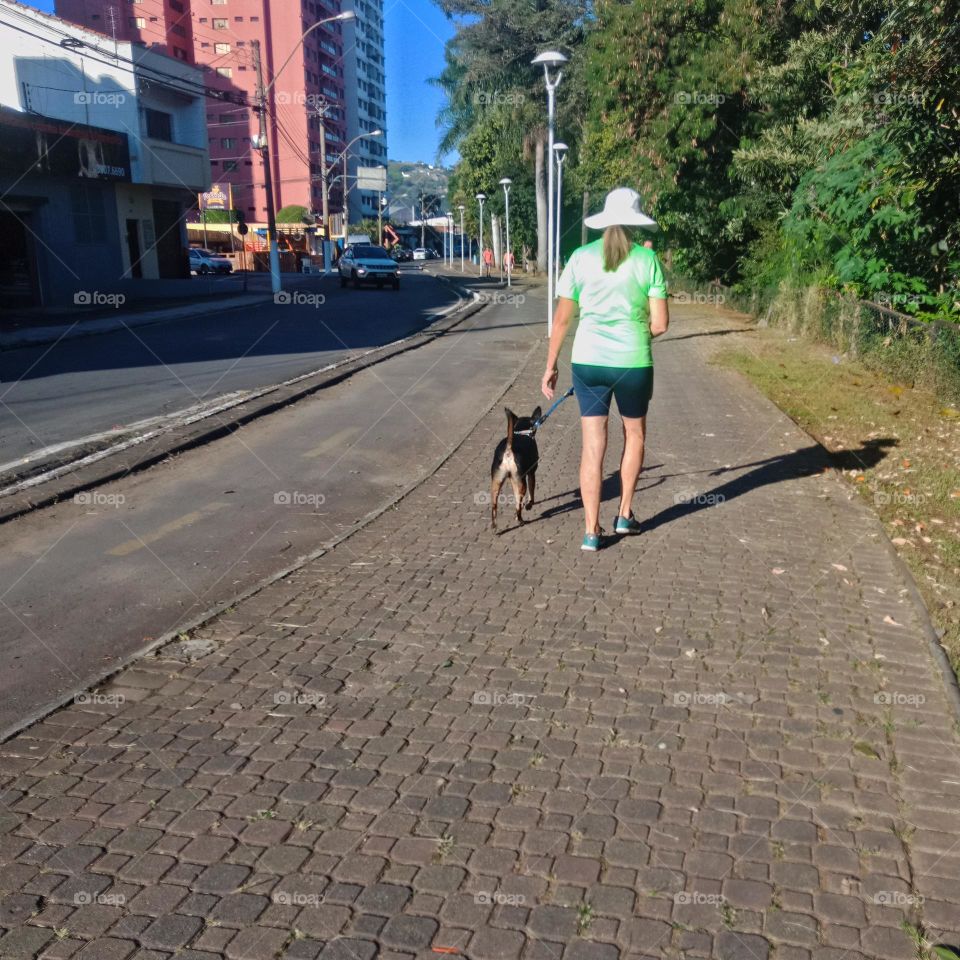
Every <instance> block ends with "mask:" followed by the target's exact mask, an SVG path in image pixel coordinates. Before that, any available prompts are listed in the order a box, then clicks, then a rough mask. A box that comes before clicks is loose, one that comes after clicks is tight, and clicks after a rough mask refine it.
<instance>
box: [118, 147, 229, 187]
mask: <svg viewBox="0 0 960 960" xmlns="http://www.w3.org/2000/svg"><path fill="white" fill-rule="evenodd" d="M139 148H140V149H139V153H140V156H139V157H138V158H137V160H139V163H137V164H136V165H135V166H134V176H133V179H134V182H135V183H155V184H158V185H161V186H171V187H180V188H182V189H184V190H190V191H191V192H193V193H199V192H200V191H203V190H206V189H208V188H209V186H210V155H209V153H208V152H207V151H206V150H204V149H201V148H199V147H188V146H185V145H184V144H182V143H169V142H167V141H165V140H155V139H152V138H150V137H143V138H142V139H141V140H140V142H139Z"/></svg>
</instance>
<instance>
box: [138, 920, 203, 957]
mask: <svg viewBox="0 0 960 960" xmlns="http://www.w3.org/2000/svg"><path fill="white" fill-rule="evenodd" d="M201 929H203V922H202V921H201V920H200V919H199V918H197V917H184V916H180V915H178V914H169V915H167V916H163V917H158V918H157V919H156V920H154V921H153V923H151V924H150V926H149V927H147V929H146V930H144V931H143V933H142V934H141V936H140V942H141V944H142V945H143V946H145V947H148V948H150V949H152V950H169V951H174V950H179V949H180V948H181V947H185V946H186V945H187V944H188V943H189V942H190V941H191V940H192V939H193V938H194V937H195V936H196V935H197V934H198V933H199V932H200V930H201Z"/></svg>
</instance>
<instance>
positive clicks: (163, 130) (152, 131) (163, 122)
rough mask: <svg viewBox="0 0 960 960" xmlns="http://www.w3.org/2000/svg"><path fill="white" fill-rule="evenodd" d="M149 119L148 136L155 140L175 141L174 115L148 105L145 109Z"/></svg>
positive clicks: (145, 114)
mask: <svg viewBox="0 0 960 960" xmlns="http://www.w3.org/2000/svg"><path fill="white" fill-rule="evenodd" d="M143 113H144V116H145V117H146V120H147V136H148V137H151V138H152V139H154V140H166V141H167V142H172V141H173V115H172V114H169V113H164V112H163V110H151V109H150V107H147V108H146V109H145V110H144V111H143Z"/></svg>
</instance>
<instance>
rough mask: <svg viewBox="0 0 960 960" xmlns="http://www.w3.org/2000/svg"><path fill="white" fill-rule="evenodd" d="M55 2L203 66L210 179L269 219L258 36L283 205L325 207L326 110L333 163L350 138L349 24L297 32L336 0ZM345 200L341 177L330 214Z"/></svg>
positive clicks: (91, 22)
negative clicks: (258, 144)
mask: <svg viewBox="0 0 960 960" xmlns="http://www.w3.org/2000/svg"><path fill="white" fill-rule="evenodd" d="M56 9H57V15H58V16H60V17H63V18H64V19H66V20H70V21H72V22H74V23H77V24H80V25H82V26H85V27H92V28H94V29H96V30H99V31H101V32H103V33H106V34H107V35H115V36H116V37H117V39H118V40H130V41H132V42H134V43H141V44H144V45H145V46H149V47H156V48H157V49H159V50H162V51H163V52H165V53H167V54H169V55H171V56H175V57H177V58H178V59H182V60H186V61H188V62H191V63H196V64H197V65H198V66H200V67H202V68H203V70H204V71H205V74H206V78H207V79H206V83H207V85H208V87H209V88H210V92H211V94H212V96H211V97H210V98H209V99H208V101H207V124H208V131H209V136H210V163H211V179H212V181H213V182H214V183H219V184H221V185H223V186H224V187H225V186H226V185H227V184H230V185H231V186H232V188H233V197H234V206H235V207H236V208H238V209H240V210H242V211H243V213H244V215H245V217H246V219H247V220H248V221H251V222H263V221H265V220H266V195H265V191H264V188H263V164H262V162H261V159H260V154H259V153H258V152H257V151H255V150H254V148H253V145H252V143H251V140H252V138H254V137H255V136H256V135H257V134H258V132H259V127H258V122H257V117H256V114H255V112H254V110H253V109H252V104H253V103H254V101H255V95H256V72H255V70H254V63H253V41H255V40H259V42H260V54H261V60H262V65H263V71H264V77H265V79H266V82H267V83H271V81H272V82H273V85H272V86H271V88H270V92H269V127H268V130H267V135H268V138H269V143H270V157H271V171H272V174H273V184H274V196H275V199H276V205H277V209H278V210H279V209H280V208H282V207H284V206H288V205H290V204H300V205H302V206H305V207H306V208H307V209H308V210H313V211H316V212H320V210H321V208H322V191H321V181H320V162H319V159H320V140H321V137H320V119H319V118H320V116H321V115H322V116H323V117H324V120H323V123H324V126H325V131H326V147H327V162H328V164H330V163H332V162H333V161H334V160H335V159H336V158H337V156H338V155H339V154H340V153H341V151H342V150H343V148H344V146H345V145H346V140H345V137H346V129H347V116H346V105H345V101H344V66H343V59H344V42H343V32H342V29H343V28H342V25H341V24H340V23H339V22H334V23H329V24H324V25H323V26H320V27H318V28H317V29H315V30H314V31H313V32H312V33H311V34H310V35H309V36H308V37H307V38H306V40H305V41H304V42H303V43H302V45H301V43H300V39H301V37H302V36H303V34H304V32H305V31H306V30H307V29H308V28H309V27H310V26H312V25H313V24H315V23H317V22H318V21H320V20H325V19H327V18H329V17H332V16H335V15H336V14H337V13H339V12H340V0H323V2H319V0H57V2H56ZM291 54H292V55H293V56H292V57H291ZM288 57H291V59H290V60H289V62H287V58H288ZM284 64H286V65H284ZM278 71H279V73H278ZM242 104H249V105H250V106H244V105H242ZM341 206H342V193H341V183H340V182H339V181H338V182H336V183H334V184H333V185H332V187H331V190H330V211H331V213H333V214H336V213H338V212H339V211H340V209H341Z"/></svg>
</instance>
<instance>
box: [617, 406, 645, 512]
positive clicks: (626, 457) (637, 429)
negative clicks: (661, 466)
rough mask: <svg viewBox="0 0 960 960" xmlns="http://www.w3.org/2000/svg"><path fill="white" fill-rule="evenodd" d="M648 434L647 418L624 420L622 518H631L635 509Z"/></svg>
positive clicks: (621, 488)
mask: <svg viewBox="0 0 960 960" xmlns="http://www.w3.org/2000/svg"><path fill="white" fill-rule="evenodd" d="M646 434H647V418H646V417H624V418H623V457H622V458H621V460H620V516H621V517H629V516H630V511H631V510H632V509H633V507H632V505H633V495H634V493H635V492H636V489H637V481H638V480H639V479H640V471H641V470H642V469H643V449H644V440H645V438H646Z"/></svg>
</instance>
